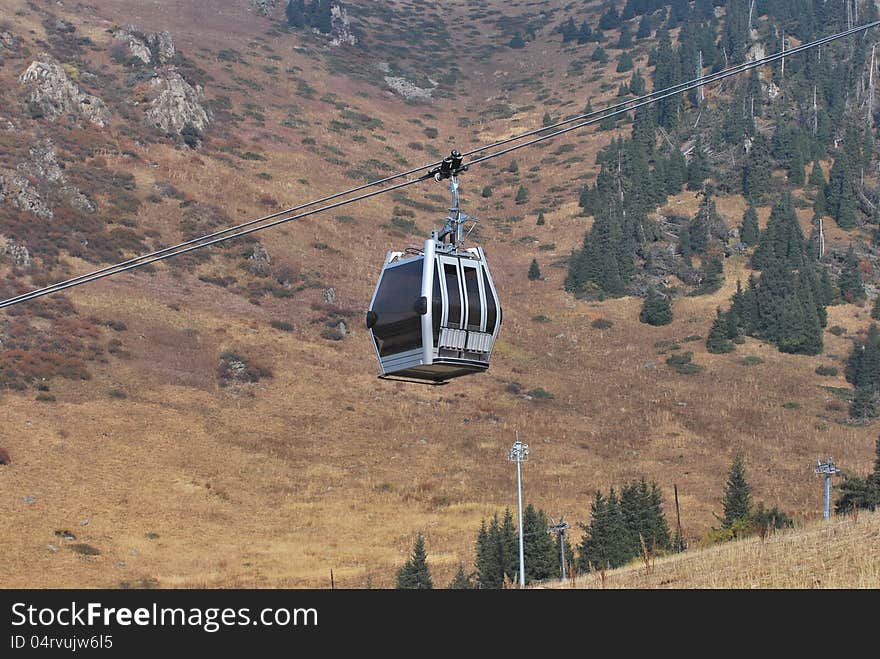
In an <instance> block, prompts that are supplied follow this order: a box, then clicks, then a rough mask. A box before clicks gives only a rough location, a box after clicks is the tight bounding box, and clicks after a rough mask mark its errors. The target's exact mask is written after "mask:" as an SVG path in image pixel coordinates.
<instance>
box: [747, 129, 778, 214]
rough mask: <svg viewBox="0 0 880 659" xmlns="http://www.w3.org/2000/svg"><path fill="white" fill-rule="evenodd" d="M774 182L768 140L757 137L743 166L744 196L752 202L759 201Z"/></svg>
mask: <svg viewBox="0 0 880 659" xmlns="http://www.w3.org/2000/svg"><path fill="white" fill-rule="evenodd" d="M772 180H773V167H772V163H771V160H770V149H769V147H768V145H767V140H766V138H764V137H762V136H761V135H755V136H754V137H753V138H752V147H751V149H749V155H748V156H747V157H746V160H745V164H744V165H743V172H742V186H743V194H745V196H746V197H747V198H748V199H750V200H751V201H758V200H760V199H761V198H762V197H763V196H764V194H765V193H766V192H767V191H769V189H770V183H771V181H772Z"/></svg>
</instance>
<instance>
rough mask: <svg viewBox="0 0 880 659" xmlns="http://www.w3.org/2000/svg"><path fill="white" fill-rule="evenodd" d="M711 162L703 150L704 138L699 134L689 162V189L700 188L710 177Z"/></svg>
mask: <svg viewBox="0 0 880 659" xmlns="http://www.w3.org/2000/svg"><path fill="white" fill-rule="evenodd" d="M709 174H710V172H709V162H708V160H707V159H706V153H705V151H704V150H703V138H702V137H701V136H700V135H697V140H696V142H695V143H694V150H693V152H692V153H691V161H690V163H689V164H688V184H687V187H688V190H700V189H701V188H702V187H703V181H705V180H706V179H707V178H709Z"/></svg>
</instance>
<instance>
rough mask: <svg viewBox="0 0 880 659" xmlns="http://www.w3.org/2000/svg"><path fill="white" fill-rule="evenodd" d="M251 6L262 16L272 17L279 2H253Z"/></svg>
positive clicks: (255, 0) (254, 0)
mask: <svg viewBox="0 0 880 659" xmlns="http://www.w3.org/2000/svg"><path fill="white" fill-rule="evenodd" d="M251 4H252V5H253V7H254V9H256V10H257V13H258V14H260V16H271V15H272V11H273V10H274V9H275V5H277V4H278V0H251Z"/></svg>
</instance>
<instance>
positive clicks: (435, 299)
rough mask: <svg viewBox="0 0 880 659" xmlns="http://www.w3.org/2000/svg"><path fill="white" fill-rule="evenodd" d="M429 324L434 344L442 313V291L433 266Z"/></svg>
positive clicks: (438, 336)
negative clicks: (432, 332)
mask: <svg viewBox="0 0 880 659" xmlns="http://www.w3.org/2000/svg"><path fill="white" fill-rule="evenodd" d="M431 307H432V309H431V325H432V326H433V327H432V329H433V331H434V345H435V346H436V345H437V344H438V343H439V341H440V318H441V317H442V314H443V293H441V292H440V273H439V271H438V270H437V268H436V267H435V268H434V290H433V292H432V293H431Z"/></svg>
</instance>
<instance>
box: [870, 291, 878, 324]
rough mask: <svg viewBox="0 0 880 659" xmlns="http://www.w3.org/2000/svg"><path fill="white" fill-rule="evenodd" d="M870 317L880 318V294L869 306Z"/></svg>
mask: <svg viewBox="0 0 880 659" xmlns="http://www.w3.org/2000/svg"><path fill="white" fill-rule="evenodd" d="M871 318H873V319H874V320H880V295H878V296H877V297H876V299H875V300H874V306H873V307H871Z"/></svg>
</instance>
